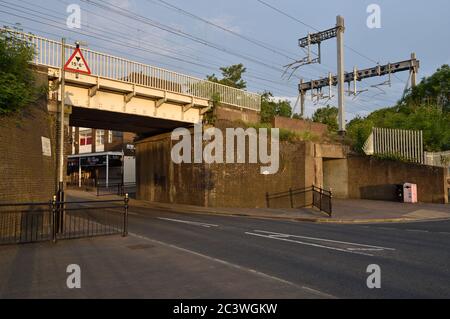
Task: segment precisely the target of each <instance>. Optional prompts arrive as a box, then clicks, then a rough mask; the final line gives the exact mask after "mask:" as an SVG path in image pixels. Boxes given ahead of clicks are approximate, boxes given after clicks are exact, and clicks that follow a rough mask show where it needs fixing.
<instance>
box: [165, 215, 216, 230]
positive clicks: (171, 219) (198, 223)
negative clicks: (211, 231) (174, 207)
mask: <svg viewBox="0 0 450 319" xmlns="http://www.w3.org/2000/svg"><path fill="white" fill-rule="evenodd" d="M158 219H161V220H166V221H171V222H176V223H182V224H189V225H195V226H201V227H206V228H210V227H219V225H214V224H206V223H200V222H193V221H188V220H181V219H173V218H164V217H158Z"/></svg>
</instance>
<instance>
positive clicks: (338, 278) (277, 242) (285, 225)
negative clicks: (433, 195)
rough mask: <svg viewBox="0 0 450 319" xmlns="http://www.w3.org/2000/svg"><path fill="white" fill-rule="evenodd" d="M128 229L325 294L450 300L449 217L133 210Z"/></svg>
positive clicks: (135, 208) (139, 235)
mask: <svg viewBox="0 0 450 319" xmlns="http://www.w3.org/2000/svg"><path fill="white" fill-rule="evenodd" d="M129 229H130V235H131V236H138V237H140V238H144V239H148V240H153V241H154V240H156V241H158V242H162V243H165V244H169V245H172V246H176V247H178V248H181V249H183V250H188V251H190V252H192V253H195V254H197V255H198V254H201V255H202V256H204V257H205V258H209V259H213V260H218V261H220V262H222V263H227V264H229V265H233V266H236V267H241V268H247V269H249V270H251V271H256V272H259V273H261V274H265V275H268V276H271V277H275V278H279V279H280V280H284V281H288V282H290V283H293V284H296V285H301V286H306V287H309V288H311V289H314V290H317V291H320V292H321V293H322V294H323V295H324V296H329V297H335V298H450V265H449V262H450V249H449V248H450V220H443V221H435V222H416V223H404V224H371V225H337V224H314V223H302V222H291V221H275V220H264V219H251V218H245V217H226V216H214V215H197V214H188V213H177V212H168V211H162V210H155V209H149V208H137V207H133V208H131V209H130V217H129ZM372 264H376V265H378V266H380V268H381V288H380V289H369V288H368V287H367V284H366V280H367V277H368V276H369V275H370V274H369V273H367V267H368V266H369V265H372ZM218 276H220V274H218Z"/></svg>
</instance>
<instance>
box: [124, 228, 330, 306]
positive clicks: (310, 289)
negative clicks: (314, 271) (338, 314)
mask: <svg viewBox="0 0 450 319" xmlns="http://www.w3.org/2000/svg"><path fill="white" fill-rule="evenodd" d="M129 235H130V236H133V237H136V238H140V239H143V240H147V241H150V242H153V243H156V244H159V245H162V246H166V247H170V248H173V249H177V250H179V251H183V252H186V253H190V254H193V255H196V256H199V257H202V258H205V259H208V260H211V261H215V262H217V263H220V264H223V265H226V266H228V267H231V268H235V269H239V270H243V271H247V272H250V273H253V274H256V275H259V276H262V277H265V278H268V279H272V280H275V281H278V282H281V283H284V284H287V285H290V286H293V287H297V288H300V289H302V290H308V291H310V292H313V293H315V294H317V295H320V296H322V297H324V298H333V299H336V297H335V296H333V295H330V294H327V293H325V292H322V291H319V290H317V289H312V288H309V287H306V286H301V285H297V284H295V283H293V282H291V281H288V280H284V279H282V278H279V277H276V276H272V275H269V274H266V273H263V272H260V271H258V270H255V269H252V268H247V267H243V266H239V265H236V264H233V263H230V262H228V261H225V260H222V259H218V258H214V257H211V256H208V255H204V254H201V253H198V252H196V251H193V250H189V249H186V248H182V247H179V246H176V245H172V244H168V243H165V242H162V241H159V240H156V239H152V238H149V237H145V236H141V235H138V234H135V233H129Z"/></svg>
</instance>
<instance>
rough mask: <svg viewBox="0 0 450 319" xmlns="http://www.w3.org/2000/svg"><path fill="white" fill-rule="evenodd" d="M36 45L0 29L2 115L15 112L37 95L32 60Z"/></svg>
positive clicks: (38, 90)
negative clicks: (30, 64)
mask: <svg viewBox="0 0 450 319" xmlns="http://www.w3.org/2000/svg"><path fill="white" fill-rule="evenodd" d="M34 54H35V52H34V48H33V47H32V46H31V45H30V44H29V43H28V42H27V41H26V39H23V38H22V37H21V36H19V35H18V34H17V33H14V32H12V31H8V30H1V31H0V115H6V114H10V113H13V112H16V111H18V110H20V109H21V108H23V107H24V106H26V105H28V104H30V103H32V102H33V101H35V100H36V99H37V98H38V94H39V92H40V89H39V88H36V86H35V78H34V74H33V71H32V70H31V69H30V67H29V62H30V61H31V60H32V59H33V57H34Z"/></svg>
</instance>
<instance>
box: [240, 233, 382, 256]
mask: <svg viewBox="0 0 450 319" xmlns="http://www.w3.org/2000/svg"><path fill="white" fill-rule="evenodd" d="M245 234H247V235H251V236H258V237H263V238H269V239H275V240H282V241H287V242H291V243H296V244H301V245H306V246H312V247H317V248H325V249H329V250H336V251H341V252H345V253H350V254H357V255H364V256H370V257H373V255H371V254H366V253H362V252H357V251H351V250H347V249H342V248H336V247H330V246H324V245H319V244H313V243H306V242H303V241H299V240H293V239H288V238H284V237H280V236H269V235H263V234H255V233H250V232H246V233H245Z"/></svg>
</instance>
